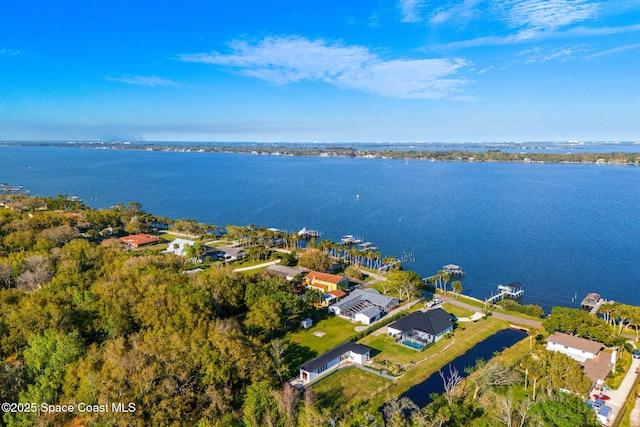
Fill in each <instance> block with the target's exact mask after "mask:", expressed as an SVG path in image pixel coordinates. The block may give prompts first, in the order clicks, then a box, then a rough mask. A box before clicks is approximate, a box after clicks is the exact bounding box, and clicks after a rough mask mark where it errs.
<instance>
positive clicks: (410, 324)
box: [387, 308, 453, 350]
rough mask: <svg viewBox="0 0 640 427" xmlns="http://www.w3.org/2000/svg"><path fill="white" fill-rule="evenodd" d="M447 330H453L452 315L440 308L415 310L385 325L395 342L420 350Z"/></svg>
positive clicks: (438, 338)
mask: <svg viewBox="0 0 640 427" xmlns="http://www.w3.org/2000/svg"><path fill="white" fill-rule="evenodd" d="M449 332H453V321H452V316H451V315H450V314H449V313H447V312H446V311H444V310H443V309H442V308H436V309H433V310H428V311H426V312H424V311H416V312H414V313H411V314H408V315H407V316H405V317H403V318H401V319H399V320H397V321H395V322H393V323H391V324H390V325H389V326H387V334H388V335H389V336H392V337H394V338H395V339H396V342H397V343H399V344H402V345H405V346H407V347H411V348H414V349H416V350H422V349H423V348H425V347H426V346H428V345H429V344H432V343H434V342H436V341H438V340H440V339H441V338H442V337H443V336H444V335H445V334H447V333H449Z"/></svg>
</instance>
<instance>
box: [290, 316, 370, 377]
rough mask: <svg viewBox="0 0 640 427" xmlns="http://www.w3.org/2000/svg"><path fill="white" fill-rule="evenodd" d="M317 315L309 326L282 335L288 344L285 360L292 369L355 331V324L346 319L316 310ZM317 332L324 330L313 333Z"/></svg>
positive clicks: (352, 334) (343, 340)
mask: <svg viewBox="0 0 640 427" xmlns="http://www.w3.org/2000/svg"><path fill="white" fill-rule="evenodd" d="M326 316H329V317H326ZM317 317H320V319H313V326H312V327H311V328H309V329H299V330H297V331H295V332H289V333H288V334H286V335H285V336H284V340H285V341H286V342H287V345H288V349H287V351H286V352H285V360H286V362H287V364H288V365H289V366H290V367H291V368H292V369H296V368H297V367H298V366H300V365H301V364H303V363H304V362H306V361H308V360H311V359H313V358H314V357H316V356H318V355H320V354H322V353H324V352H325V351H327V350H331V349H332V348H334V347H336V346H338V345H340V344H342V343H344V342H345V341H348V340H349V338H351V337H352V336H354V335H355V334H356V333H357V332H356V331H355V330H354V327H355V326H357V325H355V324H353V323H351V322H349V321H348V320H345V319H342V318H340V317H337V316H333V315H328V314H326V313H322V312H318V313H317ZM318 320H319V321H318ZM319 332H324V335H323V336H318V335H314V333H319Z"/></svg>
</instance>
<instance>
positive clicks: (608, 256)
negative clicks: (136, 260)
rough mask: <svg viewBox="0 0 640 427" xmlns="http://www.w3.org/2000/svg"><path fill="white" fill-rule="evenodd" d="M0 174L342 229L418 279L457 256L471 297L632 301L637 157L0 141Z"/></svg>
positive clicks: (209, 215) (244, 220)
mask: <svg viewBox="0 0 640 427" xmlns="http://www.w3.org/2000/svg"><path fill="white" fill-rule="evenodd" d="M0 182H6V183H10V184H15V185H18V184H19V185H24V186H25V188H26V189H28V190H30V191H31V194H35V195H42V196H49V195H51V196H55V195H57V194H69V195H77V196H80V197H82V198H83V199H84V200H85V202H86V203H87V204H88V205H90V206H92V207H96V208H100V207H108V206H111V205H113V204H114V203H116V202H128V201H137V202H140V203H142V206H143V208H144V209H145V210H146V211H148V212H151V213H154V214H156V215H161V216H167V217H171V218H194V219H197V220H198V221H202V222H206V223H213V224H216V225H226V224H237V225H247V224H256V225H258V226H267V227H277V228H281V229H287V230H291V231H294V230H295V231H297V230H299V229H300V228H302V227H307V228H317V229H319V230H321V231H322V232H323V233H324V236H323V237H325V238H330V239H333V240H338V239H339V238H340V237H341V236H342V235H344V234H355V235H359V236H363V237H364V238H365V239H366V240H368V241H372V242H374V243H375V244H376V245H377V246H378V247H379V248H380V251H381V252H382V253H383V255H394V256H400V255H401V254H402V253H403V252H412V253H413V254H414V255H415V262H414V263H409V264H407V268H410V269H413V270H416V271H417V272H418V273H420V274H421V275H423V276H427V275H431V274H433V273H435V272H436V271H437V270H438V269H440V268H441V266H442V265H444V264H448V263H455V264H459V265H461V266H462V267H463V268H464V269H465V270H466V271H467V276H466V277H465V278H464V279H463V286H464V292H465V293H468V294H470V295H473V296H476V297H479V298H485V297H487V296H489V295H491V293H492V292H495V290H496V287H497V285H498V284H506V283H509V282H512V281H518V282H522V283H523V284H524V285H525V289H526V294H525V297H524V300H523V302H525V303H536V304H540V305H542V306H543V307H545V308H546V309H548V308H549V307H551V306H553V305H565V306H576V305H577V304H576V303H575V302H573V301H572V299H573V297H574V296H575V295H576V294H577V296H578V299H582V298H583V297H584V296H585V295H586V293H588V292H593V291H595V292H599V293H600V294H602V295H603V296H604V297H607V298H610V299H614V300H618V301H624V302H627V303H630V304H636V305H640V287H639V285H640V262H638V257H639V255H640V221H638V214H639V213H640V197H638V196H639V195H640V168H638V167H614V166H596V165H559V164H553V165H552V164H549V165H541V164H513V163H455V162H451V163H449V162H427V161H409V162H405V161H402V160H384V159H347V158H312V157H278V156H252V155H239V154H216V153H180V152H140V151H116V150H89V149H73V148H55V147H0Z"/></svg>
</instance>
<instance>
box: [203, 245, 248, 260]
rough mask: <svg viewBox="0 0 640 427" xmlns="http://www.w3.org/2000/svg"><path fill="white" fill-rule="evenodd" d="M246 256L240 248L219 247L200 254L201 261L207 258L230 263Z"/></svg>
mask: <svg viewBox="0 0 640 427" xmlns="http://www.w3.org/2000/svg"><path fill="white" fill-rule="evenodd" d="M246 256H247V252H246V251H245V250H244V249H242V248H232V247H221V248H215V249H210V250H208V251H205V252H204V253H203V254H202V259H203V260H204V259H205V258H209V259H211V260H220V261H227V262H230V261H237V260H240V259H244V258H245V257H246Z"/></svg>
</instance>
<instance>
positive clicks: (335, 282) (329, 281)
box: [304, 271, 349, 293]
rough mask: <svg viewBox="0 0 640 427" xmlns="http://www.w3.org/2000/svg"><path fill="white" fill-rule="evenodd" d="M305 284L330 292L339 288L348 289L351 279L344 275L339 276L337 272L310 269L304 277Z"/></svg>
mask: <svg viewBox="0 0 640 427" xmlns="http://www.w3.org/2000/svg"><path fill="white" fill-rule="evenodd" d="M304 284H305V286H306V287H307V288H312V289H317V290H319V291H320V292H323V293H329V292H331V291H335V290H338V289H339V290H345V289H347V288H348V287H349V279H347V276H344V275H343V276H338V275H336V274H329V273H321V272H319V271H310V272H309V273H307V275H306V276H305V278H304Z"/></svg>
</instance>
